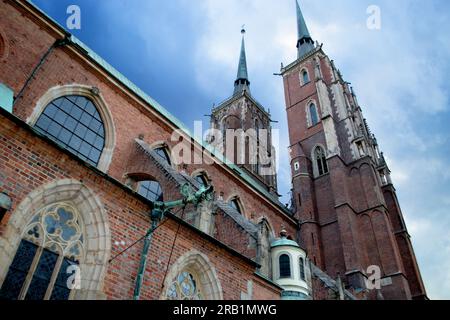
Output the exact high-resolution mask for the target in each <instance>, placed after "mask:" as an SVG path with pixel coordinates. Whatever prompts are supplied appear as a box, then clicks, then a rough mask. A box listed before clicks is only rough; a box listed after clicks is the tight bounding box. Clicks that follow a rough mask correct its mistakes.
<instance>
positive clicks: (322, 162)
mask: <svg viewBox="0 0 450 320" xmlns="http://www.w3.org/2000/svg"><path fill="white" fill-rule="evenodd" d="M314 162H315V171H316V175H318V176H321V175H324V174H326V173H328V164H327V157H326V154H325V151H324V150H323V148H322V147H316V149H315V150H314Z"/></svg>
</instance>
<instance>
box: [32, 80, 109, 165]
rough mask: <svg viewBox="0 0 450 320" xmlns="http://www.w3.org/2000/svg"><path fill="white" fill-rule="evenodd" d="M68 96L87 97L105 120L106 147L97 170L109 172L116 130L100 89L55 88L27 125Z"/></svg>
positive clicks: (90, 87) (87, 87)
mask: <svg viewBox="0 0 450 320" xmlns="http://www.w3.org/2000/svg"><path fill="white" fill-rule="evenodd" d="M68 95H78V96H83V97H86V98H88V99H90V100H91V101H92V102H93V103H94V105H95V107H96V108H97V111H98V113H99V114H100V117H101V118H102V120H103V126H104V128H105V146H104V148H103V151H102V155H101V157H100V160H99V162H98V165H97V168H98V169H99V170H101V171H103V172H107V171H108V168H109V165H110V164H111V161H112V156H113V152H114V148H115V146H116V134H115V132H116V130H115V126H114V121H113V117H112V114H111V111H110V109H109V107H108V105H107V104H106V102H105V100H104V98H103V96H102V94H101V93H100V92H99V89H98V88H95V87H92V86H87V85H81V84H70V85H64V86H56V87H53V88H51V89H50V90H48V91H47V92H46V93H45V94H44V95H43V96H42V97H41V98H40V99H39V100H38V102H37V104H36V106H35V108H34V110H33V113H32V114H31V115H30V117H28V119H27V123H28V124H29V125H30V126H34V125H35V124H36V122H37V121H38V119H39V117H40V115H41V114H42V112H44V110H45V108H46V107H47V106H48V105H49V104H50V102H52V101H54V100H55V99H58V98H61V97H63V96H68Z"/></svg>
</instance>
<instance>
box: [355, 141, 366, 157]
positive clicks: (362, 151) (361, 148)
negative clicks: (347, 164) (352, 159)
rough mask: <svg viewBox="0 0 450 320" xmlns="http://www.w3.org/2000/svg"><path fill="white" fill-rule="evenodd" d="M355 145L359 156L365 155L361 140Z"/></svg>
mask: <svg viewBox="0 0 450 320" xmlns="http://www.w3.org/2000/svg"><path fill="white" fill-rule="evenodd" d="M356 146H357V148H358V152H359V156H360V157H364V156H365V155H366V153H365V152H364V146H363V144H362V142H357V143H356Z"/></svg>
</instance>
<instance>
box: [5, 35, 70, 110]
mask: <svg viewBox="0 0 450 320" xmlns="http://www.w3.org/2000/svg"><path fill="white" fill-rule="evenodd" d="M69 43H70V35H69V34H68V35H66V37H65V38H64V39H58V40H56V41H55V42H54V43H53V44H52V45H51V47H50V48H48V50H47V51H46V52H45V54H44V55H43V56H42V57H41V59H40V60H39V63H38V64H37V65H36V67H34V69H33V71H32V72H31V74H30V76H29V77H28V79H27V80H26V81H25V84H24V85H23V87H22V89H20V91H19V93H18V94H17V96H16V98H15V99H14V103H13V108H14V107H15V105H16V104H17V101H19V100H20V99H21V98H22V96H23V93H24V91H25V89H26V88H27V87H28V85H29V84H30V83H31V81H33V79H34V77H35V76H36V74H37V73H38V71H39V70H40V69H41V67H42V66H43V65H44V63H45V61H46V60H47V58H48V56H49V55H50V54H51V53H52V52H53V50H54V49H56V48H59V47H62V46H65V45H67V44H69Z"/></svg>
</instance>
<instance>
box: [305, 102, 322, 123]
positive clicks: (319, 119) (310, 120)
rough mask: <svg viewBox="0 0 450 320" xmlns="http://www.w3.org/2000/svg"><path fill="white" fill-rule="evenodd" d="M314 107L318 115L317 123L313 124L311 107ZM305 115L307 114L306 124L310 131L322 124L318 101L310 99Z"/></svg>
mask: <svg viewBox="0 0 450 320" xmlns="http://www.w3.org/2000/svg"><path fill="white" fill-rule="evenodd" d="M312 104H313V105H314V108H315V109H316V114H317V123H316V124H313V123H312V116H311V108H310V106H311V105H312ZM305 113H306V123H307V127H308V129H310V128H313V127H315V126H317V125H318V124H320V122H321V118H320V114H319V107H318V105H317V101H316V100H315V99H309V100H308V102H307V103H306V105H305Z"/></svg>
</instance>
